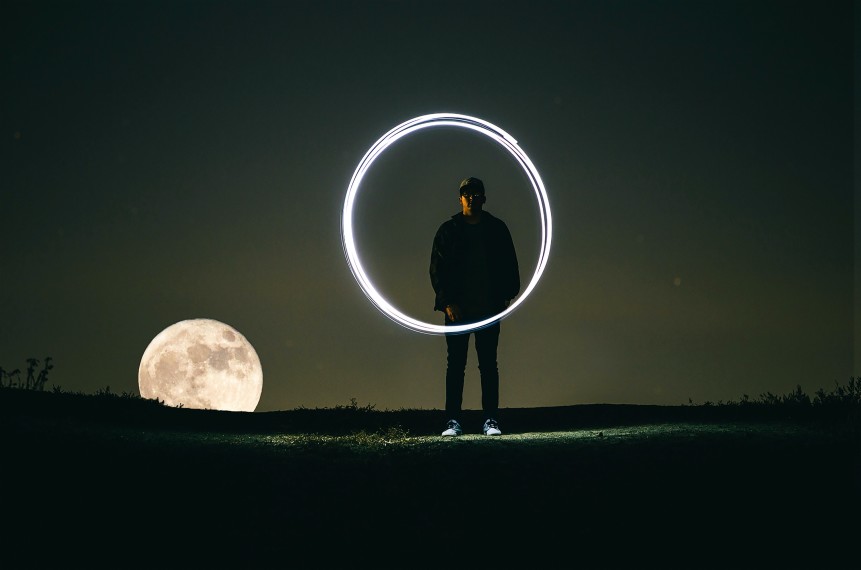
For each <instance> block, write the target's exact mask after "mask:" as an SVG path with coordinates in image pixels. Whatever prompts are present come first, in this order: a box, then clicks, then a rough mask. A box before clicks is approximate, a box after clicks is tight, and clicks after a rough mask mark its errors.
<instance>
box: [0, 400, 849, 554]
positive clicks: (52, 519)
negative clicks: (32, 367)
mask: <svg viewBox="0 0 861 570" xmlns="http://www.w3.org/2000/svg"><path fill="white" fill-rule="evenodd" d="M805 410H806V409H805ZM805 410H800V409H795V408H792V407H779V406H754V407H751V406H741V407H739V406H726V407H724V406H678V407H661V406H613V405H595V406H571V407H566V408H544V409H510V410H504V411H503V416H502V418H504V421H503V424H502V425H503V428H504V429H505V430H506V435H504V436H502V437H499V438H485V437H483V436H480V435H477V433H476V432H477V431H478V429H479V427H480V425H481V421H482V418H480V416H479V415H478V414H476V413H475V412H468V413H467V414H466V417H465V418H464V419H465V421H464V425H465V428H466V429H467V431H468V432H471V433H468V434H467V435H465V436H463V437H461V438H457V439H456V440H450V439H446V438H442V437H439V436H437V435H435V434H437V433H439V431H440V425H439V424H440V423H441V416H440V414H441V412H439V411H436V410H402V411H397V412H388V411H385V412H380V411H374V410H372V409H370V408H361V407H358V406H356V405H355V404H352V405H349V406H345V407H343V408H337V409H327V410H293V411H289V412H267V413H254V414H243V413H229V412H215V411H202V410H181V409H174V408H167V407H164V406H159V405H156V404H154V403H153V402H148V401H142V400H140V399H134V398H122V397H116V396H114V397H87V396H81V395H71V394H49V393H36V392H28V391H21V390H11V389H5V390H0V429H2V439H0V441H2V449H0V452H2V457H3V458H4V461H3V464H4V465H3V467H2V473H3V475H2V476H3V481H2V489H3V497H2V498H3V501H2V518H3V521H4V522H3V524H4V526H3V528H2V529H0V540H2V542H3V551H4V554H6V555H7V556H8V558H7V560H23V561H27V562H25V563H24V564H22V565H21V566H20V567H28V568H29V567H39V568H42V567H57V565H58V564H59V565H61V566H63V567H66V566H71V565H73V564H84V566H83V567H92V566H111V567H163V566H187V565H189V564H190V565H192V567H200V566H208V565H213V564H214V565H216V566H217V567H224V566H231V565H239V566H242V567H249V566H251V567H277V568H287V567H290V568H294V567H298V568H318V567H319V568H328V567H337V568H344V567H354V566H355V567H371V566H383V567H398V568H413V567H439V566H440V565H443V566H445V567H454V568H460V567H464V566H466V564H467V563H470V565H471V564H472V563H474V562H478V563H480V564H481V565H482V566H500V565H501V566H503V567H511V566H520V565H522V564H523V563H526V564H528V566H529V567H539V568H549V567H552V568H556V567H588V568H593V567H628V566H630V565H632V564H636V565H638V566H639V565H643V566H649V567H651V566H654V565H657V566H658V567H670V566H671V567H685V568H702V567H721V568H728V567H731V568H738V567H752V568H772V567H793V568H798V567H810V568H813V567H815V568H850V567H859V565H858V564H859V562H861V555H859V552H861V546H859V537H861V451H860V450H861V445H859V441H861V440H859V432H858V429H857V416H856V415H852V414H855V413H857V409H855V408H848V409H847V408H839V410H840V411H839V413H835V412H834V409H832V410H831V411H830V412H829V413H828V414H821V413H820V414H816V413H812V412H811V411H810V410H806V411H805ZM4 566H5V564H4ZM13 566H14V565H13Z"/></svg>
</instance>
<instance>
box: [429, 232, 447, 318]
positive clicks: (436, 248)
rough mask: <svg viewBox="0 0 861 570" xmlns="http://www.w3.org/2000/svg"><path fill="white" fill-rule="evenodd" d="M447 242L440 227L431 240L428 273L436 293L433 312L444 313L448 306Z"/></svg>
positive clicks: (444, 233)
mask: <svg viewBox="0 0 861 570" xmlns="http://www.w3.org/2000/svg"><path fill="white" fill-rule="evenodd" d="M447 242H448V240H447V239H446V231H445V226H440V228H439V229H438V230H437V232H436V235H435V236H434V239H433V247H432V248H431V256H430V271H429V272H430V280H431V286H432V287H433V290H434V293H436V299H435V300H434V307H433V308H434V310H435V311H445V308H446V306H447V305H449V289H450V282H451V260H450V259H449V257H450V256H449V255H448V252H447V249H448V247H447V246H448V243H447Z"/></svg>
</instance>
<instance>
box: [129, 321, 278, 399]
mask: <svg viewBox="0 0 861 570" xmlns="http://www.w3.org/2000/svg"><path fill="white" fill-rule="evenodd" d="M138 385H139V387H140V393H141V396H142V397H144V398H150V399H156V398H157V399H159V400H163V401H164V403H165V404H166V405H169V406H182V407H184V408H196V409H215V410H229V411H242V412H253V411H254V410H255V408H257V404H258V402H259V401H260V394H261V393H262V390H263V370H262V367H261V366H260V359H259V358H258V356H257V352H256V351H255V350H254V347H253V346H251V343H249V342H248V340H247V339H246V338H245V337H244V336H243V335H242V334H241V333H239V332H238V331H237V330H235V329H234V328H232V327H230V326H229V325H226V324H224V323H222V322H219V321H216V320H213V319H189V320H185V321H180V322H178V323H175V324H173V325H171V326H169V327H167V328H166V329H164V330H163V331H162V332H160V333H159V334H158V335H157V336H156V337H155V338H154V339H153V340H152V342H150V344H149V346H147V348H146V350H145V351H144V354H143V357H142V358H141V363H140V368H139V369H138Z"/></svg>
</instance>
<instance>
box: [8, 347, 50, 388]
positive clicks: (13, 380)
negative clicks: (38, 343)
mask: <svg viewBox="0 0 861 570" xmlns="http://www.w3.org/2000/svg"><path fill="white" fill-rule="evenodd" d="M37 366H39V359H37V358H28V359H27V378H26V379H25V380H21V370H20V369H18V368H16V369H15V370H13V371H12V372H7V371H6V370H3V369H2V368H0V388H22V389H24V390H37V391H40V392H41V391H42V390H44V388H45V383H46V382H47V381H48V372H49V371H50V370H51V369H52V368H54V365H53V364H51V357H50V356H47V357H45V363H44V365H43V367H42V370H40V371H39V373H38V374H37V373H36V367H37Z"/></svg>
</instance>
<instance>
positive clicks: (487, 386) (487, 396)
mask: <svg viewBox="0 0 861 570" xmlns="http://www.w3.org/2000/svg"><path fill="white" fill-rule="evenodd" d="M476 320H481V319H476ZM465 322H468V321H459V322H458V323H457V324H464V323H465ZM473 322H475V321H473ZM445 324H446V325H447V326H448V325H452V324H455V323H452V322H451V321H449V320H448V317H447V316H446V319H445ZM499 329H500V326H499V321H497V322H496V323H494V324H492V325H490V326H488V327H485V328H483V329H479V330H477V331H472V332H468V333H446V335H445V343H446V347H447V349H448V358H447V366H446V371H445V411H446V417H447V418H448V419H453V420H457V421H458V422H460V421H461V407H462V405H463V380H464V376H465V373H466V358H467V353H468V351H469V339H470V337H474V338H475V352H476V354H477V356H478V370H479V374H480V375H481V408H482V410H483V411H484V417H485V419H487V418H494V419H496V418H497V417H498V414H499V369H498V367H497V362H496V350H497V347H498V346H499Z"/></svg>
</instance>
